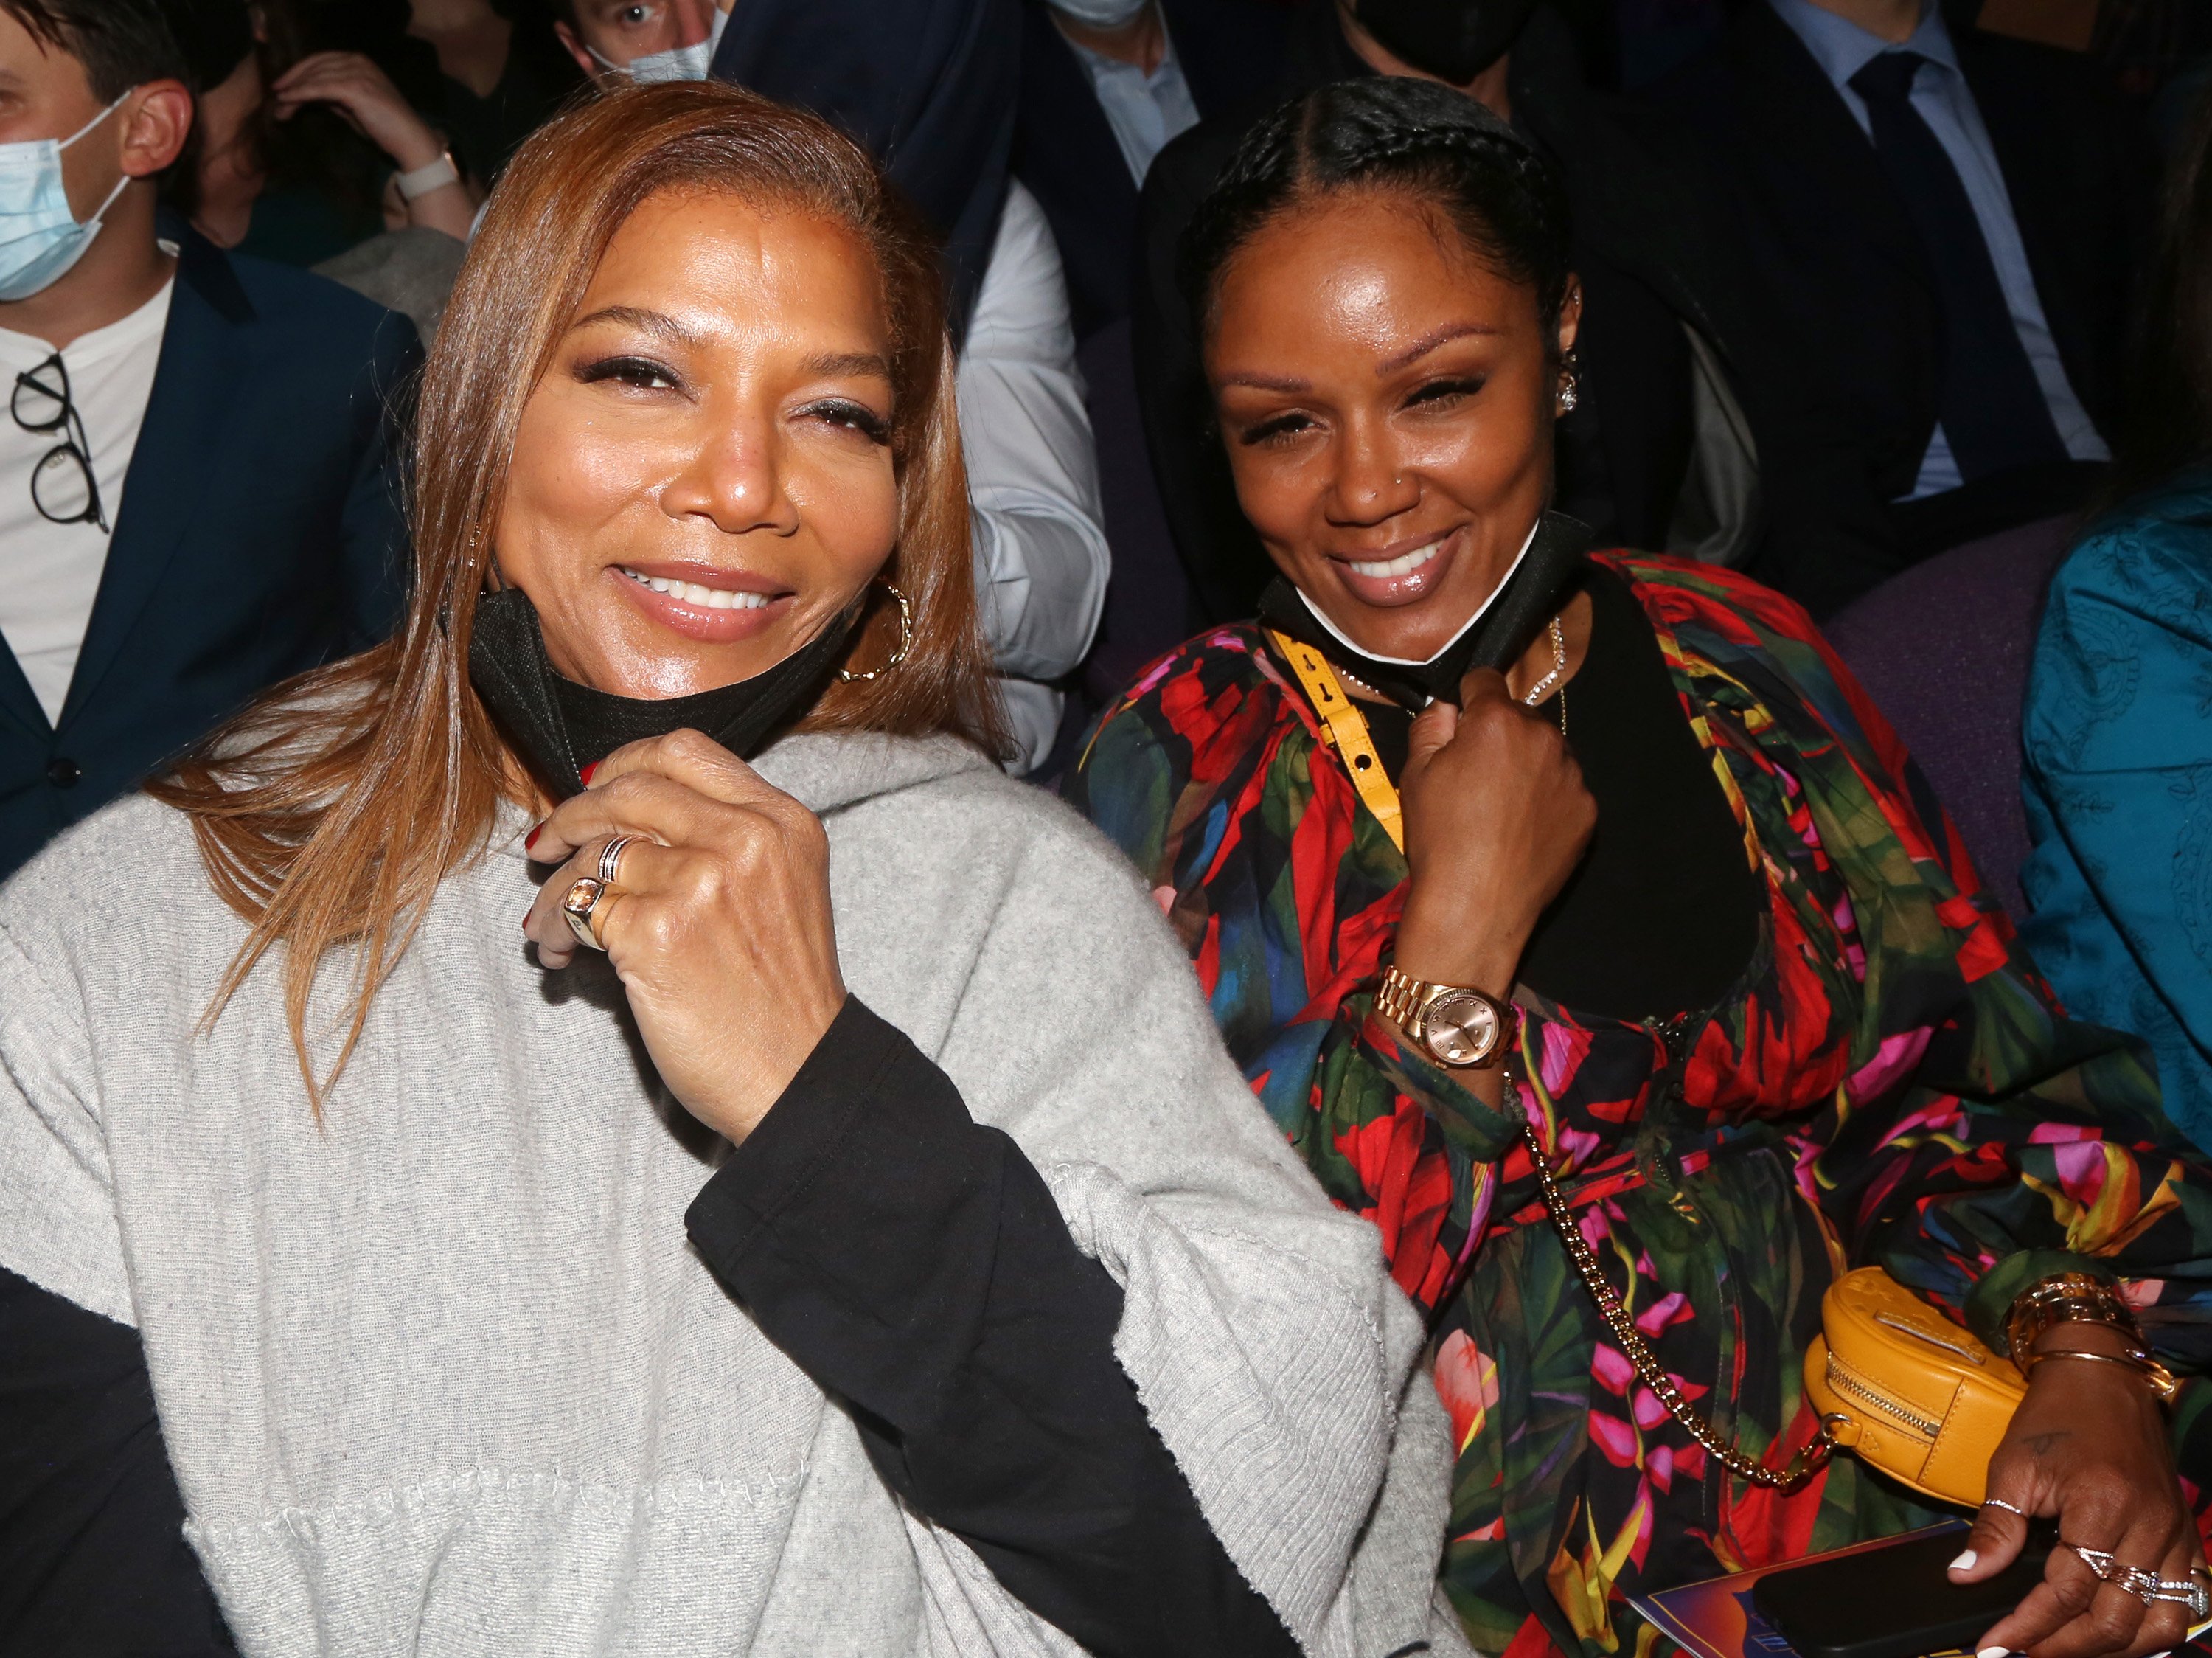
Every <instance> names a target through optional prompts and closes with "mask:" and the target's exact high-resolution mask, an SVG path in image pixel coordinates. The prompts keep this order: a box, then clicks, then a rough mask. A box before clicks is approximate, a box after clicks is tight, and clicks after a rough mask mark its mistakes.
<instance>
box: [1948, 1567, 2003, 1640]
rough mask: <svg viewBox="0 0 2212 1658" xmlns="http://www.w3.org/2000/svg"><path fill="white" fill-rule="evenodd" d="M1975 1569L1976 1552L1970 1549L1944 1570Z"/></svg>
mask: <svg viewBox="0 0 2212 1658" xmlns="http://www.w3.org/2000/svg"><path fill="white" fill-rule="evenodd" d="M1973 1569H1974V1551H1972V1549H1968V1550H1967V1551H1966V1552H1965V1553H1964V1554H1962V1555H1960V1557H1958V1558H1957V1559H1956V1560H1954V1561H1953V1562H1952V1563H1951V1564H1949V1565H1948V1566H1946V1567H1945V1568H1944V1569H1943V1570H1946V1571H1972V1570H1973ZM1997 1650H1998V1651H2000V1652H2002V1651H2003V1650H2004V1649H2003V1648H2002V1647H2000V1648H1998V1649H1997ZM1974 1658H1984V1655H1982V1654H1981V1653H1976V1654H1975V1655H1974Z"/></svg>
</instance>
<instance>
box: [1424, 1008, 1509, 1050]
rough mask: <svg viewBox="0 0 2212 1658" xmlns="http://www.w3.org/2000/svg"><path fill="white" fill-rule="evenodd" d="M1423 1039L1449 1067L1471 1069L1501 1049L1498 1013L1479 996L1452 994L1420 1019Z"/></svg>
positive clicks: (1428, 1010)
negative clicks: (1497, 1048) (1493, 1049)
mask: <svg viewBox="0 0 2212 1658" xmlns="http://www.w3.org/2000/svg"><path fill="white" fill-rule="evenodd" d="M1421 1039H1422V1041H1424V1042H1425V1043H1426V1044H1427V1045H1428V1049H1429V1051H1430V1052H1431V1053H1433V1054H1434V1055H1436V1057H1437V1058H1438V1059H1440V1060H1442V1061H1443V1063H1444V1064H1447V1065H1472V1064H1478V1063H1480V1061H1482V1060H1484V1059H1486V1058H1489V1057H1490V1051H1491V1050H1492V1048H1494V1047H1496V1046H1497V1045H1498V1009H1495V1008H1493V1007H1492V1006H1491V1005H1490V1003H1487V1002H1486V1001H1485V1000H1483V998H1482V997H1479V996H1473V995H1470V994H1469V993H1468V992H1467V991H1447V992H1446V993H1445V994H1443V996H1440V997H1437V999H1436V1000H1435V1001H1433V1002H1431V1003H1429V1005H1428V1009H1427V1010H1426V1011H1425V1013H1424V1014H1423V1015H1421Z"/></svg>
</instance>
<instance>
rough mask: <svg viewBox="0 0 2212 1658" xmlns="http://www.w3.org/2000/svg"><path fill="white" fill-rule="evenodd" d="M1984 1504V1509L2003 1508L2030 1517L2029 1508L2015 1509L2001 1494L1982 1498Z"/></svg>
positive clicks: (2008, 1511) (2007, 1511)
mask: <svg viewBox="0 0 2212 1658" xmlns="http://www.w3.org/2000/svg"><path fill="white" fill-rule="evenodd" d="M1982 1506H1983V1507H1984V1509H2003V1510H2004V1511H2005V1512H2006V1513H2007V1514H2016V1515H2019V1516H2020V1517H2021V1519H2022V1520H2026V1519H2027V1518H2028V1513H2027V1509H2015V1507H2013V1505H2012V1504H2011V1503H2008V1502H2006V1501H2005V1500H2004V1498H2002V1497H2001V1496H1985V1497H1984V1498H1983V1499H1982ZM2073 1546H2074V1545H2072V1544H2070V1543H2069V1544H2068V1545H2067V1547H2069V1548H2071V1547H2073Z"/></svg>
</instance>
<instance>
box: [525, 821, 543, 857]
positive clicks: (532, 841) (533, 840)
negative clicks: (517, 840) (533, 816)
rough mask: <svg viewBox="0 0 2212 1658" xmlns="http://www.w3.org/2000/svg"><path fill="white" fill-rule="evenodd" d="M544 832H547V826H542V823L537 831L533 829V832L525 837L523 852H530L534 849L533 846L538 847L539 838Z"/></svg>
mask: <svg viewBox="0 0 2212 1658" xmlns="http://www.w3.org/2000/svg"><path fill="white" fill-rule="evenodd" d="M544 832H545V826H544V824H542V823H541V824H539V825H538V826H537V827H536V828H535V829H532V831H531V832H529V833H528V834H526V835H525V836H524V837H523V838H522V850H524V851H528V850H530V849H531V848H532V847H533V846H535V845H537V844H538V836H540V835H542V834H544Z"/></svg>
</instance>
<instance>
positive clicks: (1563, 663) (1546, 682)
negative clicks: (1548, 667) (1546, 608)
mask: <svg viewBox="0 0 2212 1658" xmlns="http://www.w3.org/2000/svg"><path fill="white" fill-rule="evenodd" d="M1566 671H1567V632H1566V630H1565V628H1563V627H1561V626H1560V625H1559V618H1558V617H1556V616H1554V617H1553V618H1552V671H1551V672H1550V673H1549V674H1546V675H1545V676H1544V677H1543V678H1542V679H1541V680H1537V681H1536V683H1535V684H1534V685H1532V686H1529V687H1528V695H1527V696H1525V697H1523V698H1522V699H1521V701H1522V704H1523V705H1524V706H1526V707H1528V708H1534V707H1535V705H1536V704H1538V703H1541V702H1542V701H1543V700H1544V693H1545V692H1547V691H1549V690H1550V689H1551V688H1552V687H1553V686H1555V685H1559V676H1560V675H1561V674H1565V672H1566ZM1559 735H1561V736H1563V737H1564V736H1565V735H1567V688H1566V686H1563V685H1561V686H1559Z"/></svg>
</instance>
